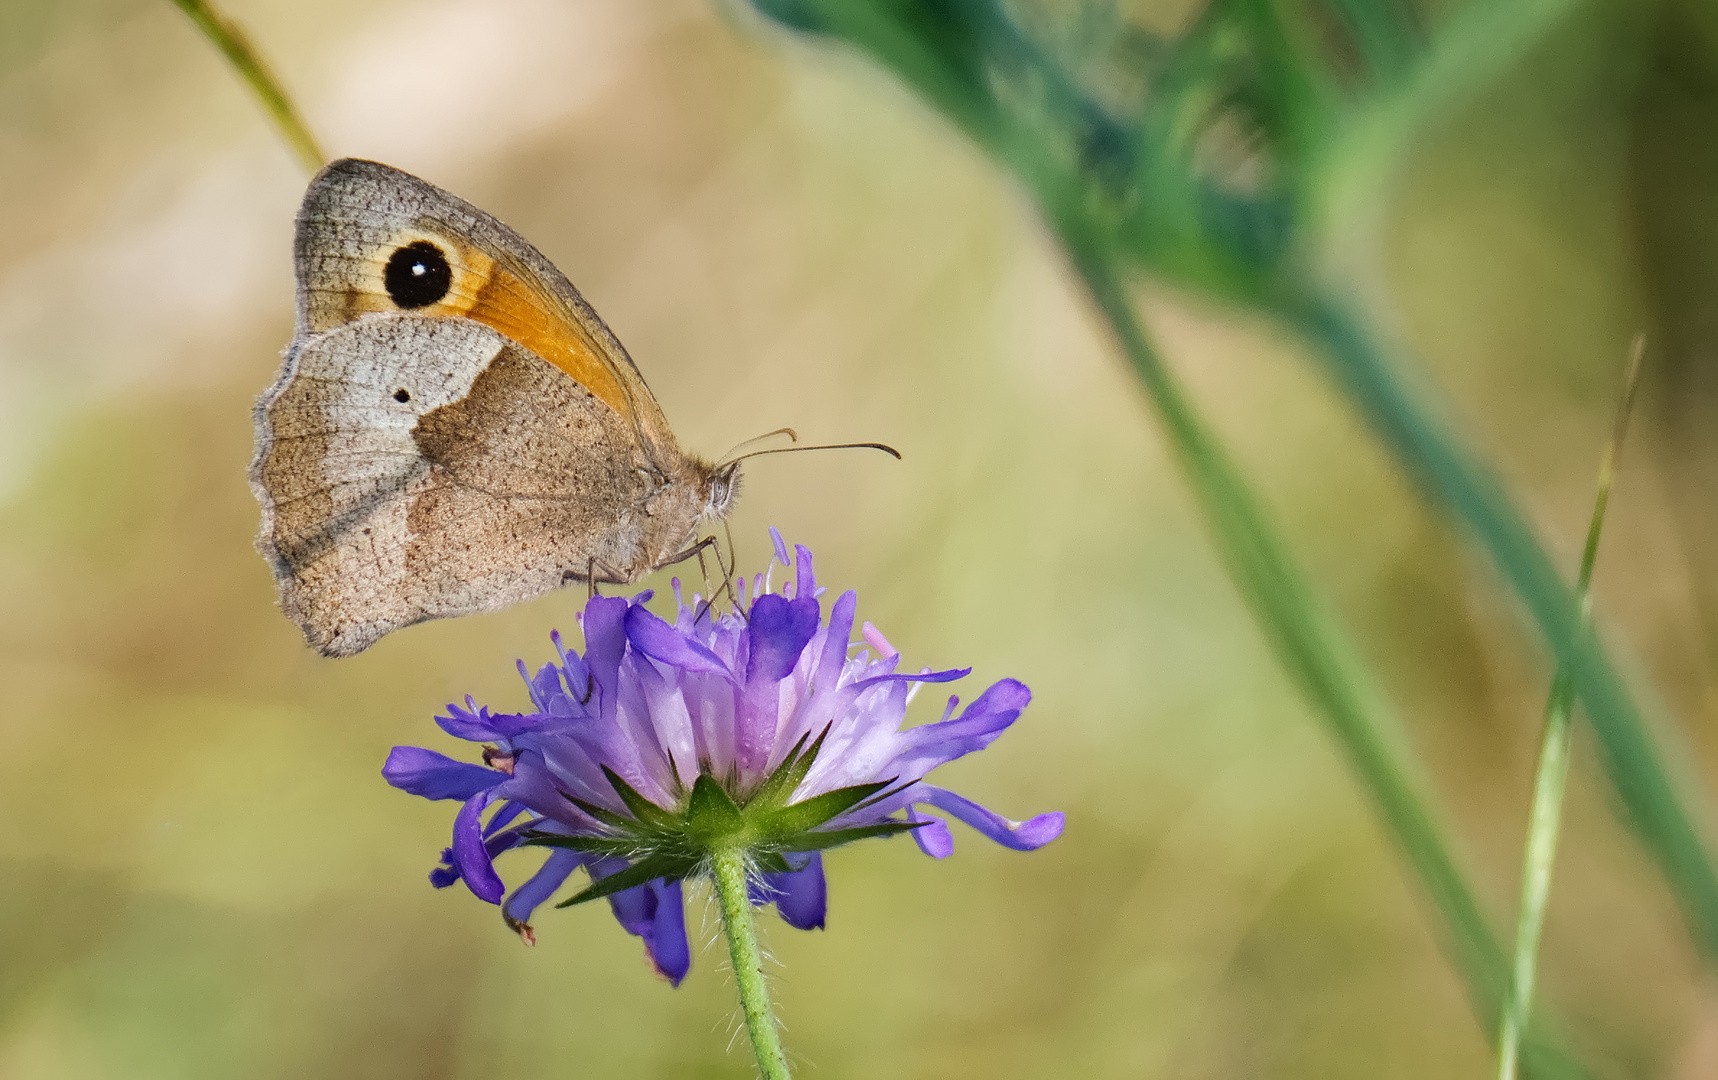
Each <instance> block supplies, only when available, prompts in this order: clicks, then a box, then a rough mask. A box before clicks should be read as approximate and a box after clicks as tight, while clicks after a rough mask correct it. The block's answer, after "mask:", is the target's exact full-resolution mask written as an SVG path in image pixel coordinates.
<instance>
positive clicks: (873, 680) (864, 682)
mask: <svg viewBox="0 0 1718 1080" xmlns="http://www.w3.org/2000/svg"><path fill="white" fill-rule="evenodd" d="M971 674H972V669H971V668H969V667H968V668H953V669H951V670H949V671H925V672H920V673H919V674H917V675H909V674H907V673H906V672H898V673H896V674H894V675H873V676H871V677H870V678H869V679H860V680H859V681H858V682H856V683H852V684H850V685H848V686H847V687H845V688H844V689H847V690H850V691H857V690H863V689H865V688H866V687H869V686H875V685H877V684H878V683H886V682H929V683H939V682H954V681H955V680H956V679H964V678H966V677H967V676H968V675H971Z"/></svg>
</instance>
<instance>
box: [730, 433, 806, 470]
mask: <svg viewBox="0 0 1718 1080" xmlns="http://www.w3.org/2000/svg"><path fill="white" fill-rule="evenodd" d="M777 435H786V436H787V440H788V442H798V441H799V432H797V431H795V430H793V429H792V428H790V427H783V428H776V429H775V430H774V431H768V432H765V433H764V434H762V435H754V436H752V437H751V438H749V439H744V440H742V441H740V442H737V443H735V444H734V445H733V446H732V447H730V448H729V450H728V452H727V453H726V454H723V455H722V460H721V462H720V464H723V465H726V464H727V463H728V461H729V457H730V455H732V454H733V452H734V451H735V450H738V449H740V447H742V446H750V445H752V444H753V443H760V442H763V441H764V440H765V439H773V438H775V437H776V436H777Z"/></svg>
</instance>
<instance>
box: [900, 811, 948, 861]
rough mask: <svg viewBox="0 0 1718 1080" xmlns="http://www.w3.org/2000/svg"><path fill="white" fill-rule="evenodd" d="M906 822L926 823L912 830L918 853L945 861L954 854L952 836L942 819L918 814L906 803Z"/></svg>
mask: <svg viewBox="0 0 1718 1080" xmlns="http://www.w3.org/2000/svg"><path fill="white" fill-rule="evenodd" d="M907 820H908V821H923V822H928V824H925V825H921V826H919V827H918V828H916V829H914V830H913V840H914V841H915V842H917V844H918V845H919V850H920V851H922V852H924V853H925V854H926V855H929V856H930V857H931V858H933V859H946V858H948V857H949V856H950V855H953V854H954V834H953V833H951V832H949V831H948V826H947V825H946V824H944V822H943V819H942V818H940V817H933V816H932V815H930V814H924V813H920V812H919V809H918V807H916V806H914V805H913V804H911V803H908V804H907Z"/></svg>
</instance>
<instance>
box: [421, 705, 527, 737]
mask: <svg viewBox="0 0 1718 1080" xmlns="http://www.w3.org/2000/svg"><path fill="white" fill-rule="evenodd" d="M447 711H448V713H449V715H447V716H438V717H436V718H435V722H436V725H437V726H438V727H440V728H441V729H442V730H443V731H445V732H447V733H448V734H449V735H452V736H453V737H454V738H456V739H464V740H466V741H467V742H500V741H504V740H506V739H511V738H513V737H514V736H517V735H522V734H524V733H525V732H527V731H531V730H533V729H535V728H537V727H539V726H540V725H541V724H542V722H543V719H542V717H540V716H537V715H535V714H532V713H491V712H490V711H489V707H488V706H483V707H481V708H479V709H478V710H477V711H476V712H471V711H470V710H468V709H462V708H460V707H459V706H458V705H449V706H448V707H447Z"/></svg>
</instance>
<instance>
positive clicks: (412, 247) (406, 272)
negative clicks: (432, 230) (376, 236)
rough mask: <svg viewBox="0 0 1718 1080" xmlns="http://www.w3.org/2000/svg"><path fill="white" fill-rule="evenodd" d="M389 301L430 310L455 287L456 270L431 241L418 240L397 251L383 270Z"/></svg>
mask: <svg viewBox="0 0 1718 1080" xmlns="http://www.w3.org/2000/svg"><path fill="white" fill-rule="evenodd" d="M382 284H383V285H386V286H387V288H388V298H389V299H390V300H392V301H393V302H394V303H396V304H398V305H399V306H400V307H402V308H405V309H407V310H408V311H409V310H411V309H412V308H421V307H428V306H429V305H431V304H433V303H435V302H436V301H437V300H440V299H441V298H442V297H444V296H446V295H447V290H448V287H449V286H451V285H452V284H453V268H452V267H450V266H448V264H447V256H446V255H444V254H442V250H441V248H438V247H436V246H435V245H434V244H432V243H430V242H429V241H428V240H416V241H413V242H412V243H410V244H407V245H406V246H405V247H402V248H397V249H395V251H394V254H393V255H392V256H390V257H389V258H388V265H387V268H386V269H384V270H383V271H382Z"/></svg>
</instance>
